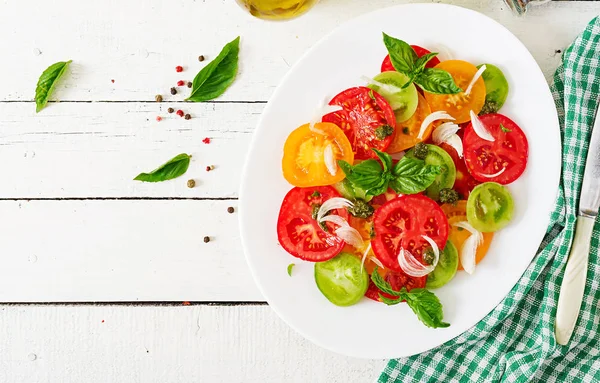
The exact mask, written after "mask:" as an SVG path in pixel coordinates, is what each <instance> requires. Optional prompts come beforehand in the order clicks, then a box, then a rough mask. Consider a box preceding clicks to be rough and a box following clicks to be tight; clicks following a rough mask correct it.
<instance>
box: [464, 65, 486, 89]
mask: <svg viewBox="0 0 600 383" xmlns="http://www.w3.org/2000/svg"><path fill="white" fill-rule="evenodd" d="M486 69H487V67H486V66H485V64H483V65H482V66H481V68H479V70H478V71H477V72H476V73H475V75H474V76H473V78H472V79H471V82H470V83H469V86H468V87H467V90H465V94H466V95H467V96H468V95H469V94H471V91H472V90H473V86H475V83H476V82H477V80H479V77H481V75H482V74H483V72H485V70H486Z"/></svg>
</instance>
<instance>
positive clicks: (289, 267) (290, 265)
mask: <svg viewBox="0 0 600 383" xmlns="http://www.w3.org/2000/svg"><path fill="white" fill-rule="evenodd" d="M294 266H296V264H295V263H290V264H289V265H288V267H287V273H288V275H289V276H290V277H291V276H292V269H293V268H294Z"/></svg>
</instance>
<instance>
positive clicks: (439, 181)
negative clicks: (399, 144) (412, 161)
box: [406, 145, 456, 201]
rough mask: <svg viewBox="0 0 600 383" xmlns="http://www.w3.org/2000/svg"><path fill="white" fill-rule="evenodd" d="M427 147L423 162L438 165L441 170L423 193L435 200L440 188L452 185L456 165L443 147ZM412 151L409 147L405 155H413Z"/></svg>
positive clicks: (438, 196) (437, 198)
mask: <svg viewBox="0 0 600 383" xmlns="http://www.w3.org/2000/svg"><path fill="white" fill-rule="evenodd" d="M427 148H428V149H429V151H428V153H427V157H425V163H426V164H427V165H439V166H441V168H442V172H441V173H440V174H439V175H438V176H437V177H436V178H435V181H433V183H432V184H431V186H429V187H428V188H427V189H425V195H427V197H429V198H431V199H433V200H435V201H437V200H439V198H440V190H442V189H445V188H451V187H452V186H454V181H455V180H456V166H455V165H454V161H452V157H450V155H449V154H448V153H447V152H446V151H445V150H444V149H442V148H440V147H439V146H435V145H427ZM413 152H414V149H411V150H410V151H408V152H407V153H406V155H407V156H409V157H414V153H413Z"/></svg>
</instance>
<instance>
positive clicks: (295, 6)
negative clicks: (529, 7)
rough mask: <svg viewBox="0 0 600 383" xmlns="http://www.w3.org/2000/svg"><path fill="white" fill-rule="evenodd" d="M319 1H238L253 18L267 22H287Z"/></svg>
mask: <svg viewBox="0 0 600 383" xmlns="http://www.w3.org/2000/svg"><path fill="white" fill-rule="evenodd" d="M318 1H319V0H237V2H238V3H239V4H240V5H241V6H242V7H244V8H246V9H247V10H248V12H250V14H251V15H252V16H255V17H259V18H261V19H266V20H285V19H291V18H294V17H297V16H300V15H301V14H303V13H304V12H306V11H308V10H309V9H310V8H312V7H313V6H314V5H315V4H316V3H317V2H318Z"/></svg>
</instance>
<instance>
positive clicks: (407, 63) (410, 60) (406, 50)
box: [383, 33, 417, 77]
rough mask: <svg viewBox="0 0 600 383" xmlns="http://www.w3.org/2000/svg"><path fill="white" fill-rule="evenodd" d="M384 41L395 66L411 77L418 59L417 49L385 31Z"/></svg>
mask: <svg viewBox="0 0 600 383" xmlns="http://www.w3.org/2000/svg"><path fill="white" fill-rule="evenodd" d="M383 43H384V44H385V47H386V48H387V50H388V53H389V55H390V61H391V62H392V65H393V66H394V68H395V69H396V70H397V71H398V72H401V73H404V74H405V75H407V76H409V77H410V74H411V72H412V71H413V69H414V67H415V61H416V60H417V54H416V53H415V51H414V50H413V49H412V48H411V46H410V45H408V44H407V43H405V42H404V41H402V40H398V39H395V38H393V37H391V36H388V35H386V34H385V33H384V34H383Z"/></svg>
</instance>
